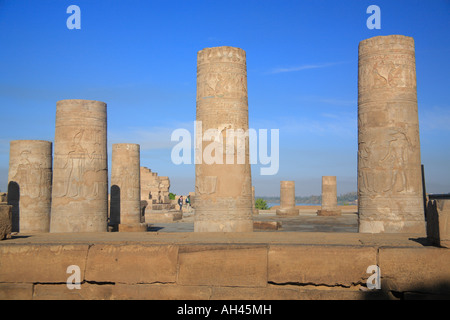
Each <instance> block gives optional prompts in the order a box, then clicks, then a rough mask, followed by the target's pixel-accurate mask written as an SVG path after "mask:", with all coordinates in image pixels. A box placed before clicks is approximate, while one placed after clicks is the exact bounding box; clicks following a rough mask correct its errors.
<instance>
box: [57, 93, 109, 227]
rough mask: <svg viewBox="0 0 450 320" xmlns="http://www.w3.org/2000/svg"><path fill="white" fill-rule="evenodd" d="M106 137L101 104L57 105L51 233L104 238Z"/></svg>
mask: <svg viewBox="0 0 450 320" xmlns="http://www.w3.org/2000/svg"><path fill="white" fill-rule="evenodd" d="M106 135H107V133H106V104H105V103H104V102H100V101H92V100H61V101H58V102H57V104H56V128H55V153H54V165H53V185H52V208H51V221H50V232H106V230H107V215H108V161H107V160H108V157H107V145H106Z"/></svg>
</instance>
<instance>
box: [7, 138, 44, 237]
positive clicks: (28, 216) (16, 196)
mask: <svg viewBox="0 0 450 320" xmlns="http://www.w3.org/2000/svg"><path fill="white" fill-rule="evenodd" d="M51 193H52V142H51V141H43V140H14V141H11V142H10V151H9V172H8V204H10V205H11V206H12V231H13V232H21V233H27V232H33V233H34V232H49V229H50V206H51Z"/></svg>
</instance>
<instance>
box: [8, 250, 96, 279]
mask: <svg viewBox="0 0 450 320" xmlns="http://www.w3.org/2000/svg"><path fill="white" fill-rule="evenodd" d="M88 247H89V246H88V245H84V244H36V245H27V244H23V245H22V244H14V245H1V246H0V257H1V259H0V282H10V283H11V282H18V283H28V282H34V283H36V282H42V283H43V282H51V283H56V282H61V283H66V281H67V278H68V277H69V276H70V274H68V273H67V267H68V266H70V265H77V266H79V267H80V271H81V279H83V277H84V266H85V263H86V256H87V252H88Z"/></svg>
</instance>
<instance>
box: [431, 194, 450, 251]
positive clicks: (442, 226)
mask: <svg viewBox="0 0 450 320" xmlns="http://www.w3.org/2000/svg"><path fill="white" fill-rule="evenodd" d="M427 238H428V239H430V241H431V242H432V243H433V244H434V245H437V246H441V247H446V248H450V200H448V199H437V200H430V201H428V205H427Z"/></svg>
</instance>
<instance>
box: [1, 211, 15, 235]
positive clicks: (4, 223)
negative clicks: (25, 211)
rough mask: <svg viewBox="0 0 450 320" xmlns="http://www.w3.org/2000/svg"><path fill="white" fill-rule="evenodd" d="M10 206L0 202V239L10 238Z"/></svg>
mask: <svg viewBox="0 0 450 320" xmlns="http://www.w3.org/2000/svg"><path fill="white" fill-rule="evenodd" d="M11 209H12V206H10V205H7V204H0V240H3V239H9V238H11V231H12V212H11V211H12V210H11Z"/></svg>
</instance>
